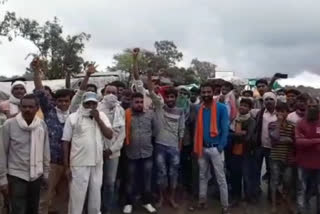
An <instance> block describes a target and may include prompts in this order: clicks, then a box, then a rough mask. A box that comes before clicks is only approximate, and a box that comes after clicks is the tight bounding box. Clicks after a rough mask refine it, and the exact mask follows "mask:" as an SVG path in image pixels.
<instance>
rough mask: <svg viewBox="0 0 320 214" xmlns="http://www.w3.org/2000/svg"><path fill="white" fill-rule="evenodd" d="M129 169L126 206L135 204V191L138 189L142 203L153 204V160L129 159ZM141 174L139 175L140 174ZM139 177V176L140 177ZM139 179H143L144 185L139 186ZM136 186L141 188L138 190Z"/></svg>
mask: <svg viewBox="0 0 320 214" xmlns="http://www.w3.org/2000/svg"><path fill="white" fill-rule="evenodd" d="M127 163H128V168H127V170H128V171H127V176H128V177H127V179H128V180H127V187H126V194H127V202H126V204H131V205H132V204H133V202H134V190H136V189H138V190H140V191H139V192H140V193H142V203H143V204H150V203H151V198H152V195H151V178H152V166H153V159H152V157H150V158H142V159H137V160H132V159H128V162H127ZM138 173H139V174H138ZM138 175H139V176H138ZM137 178H139V179H142V182H141V183H142V185H138V184H139V182H138V181H137ZM136 185H138V187H141V189H140V188H136Z"/></svg>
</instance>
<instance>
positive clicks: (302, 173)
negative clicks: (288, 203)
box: [296, 98, 320, 213]
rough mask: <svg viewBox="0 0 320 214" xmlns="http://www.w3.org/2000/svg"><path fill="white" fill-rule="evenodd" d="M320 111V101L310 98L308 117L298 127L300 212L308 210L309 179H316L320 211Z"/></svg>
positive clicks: (298, 195) (297, 156) (319, 211)
mask: <svg viewBox="0 0 320 214" xmlns="http://www.w3.org/2000/svg"><path fill="white" fill-rule="evenodd" d="M319 115H320V111H319V101H318V100H316V99H314V98H309V99H308V108H307V114H306V117H305V118H304V119H303V120H301V121H300V122H298V124H297V127H296V161H297V166H298V181H297V205H298V212H299V213H304V212H305V211H306V210H305V209H306V206H305V202H306V190H307V181H308V180H309V179H311V180H314V181H315V183H316V191H317V192H316V194H317V203H316V204H317V213H320V156H319V152H320V116H319Z"/></svg>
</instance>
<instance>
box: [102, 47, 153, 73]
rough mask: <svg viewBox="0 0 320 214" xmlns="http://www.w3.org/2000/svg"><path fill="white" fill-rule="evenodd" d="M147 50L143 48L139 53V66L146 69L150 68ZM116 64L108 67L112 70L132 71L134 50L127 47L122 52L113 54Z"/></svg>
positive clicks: (143, 69)
mask: <svg viewBox="0 0 320 214" xmlns="http://www.w3.org/2000/svg"><path fill="white" fill-rule="evenodd" d="M146 52H147V51H146V50H141V51H140V54H139V58H138V61H139V68H140V70H142V71H145V70H146V69H147V68H148V59H147V58H146V56H145V53H146ZM113 60H114V65H113V66H110V67H108V69H109V70H110V71H117V70H120V71H125V72H128V73H129V72H130V71H131V68H132V64H133V58H132V50H131V49H129V48H127V49H125V50H123V51H122V53H118V54H115V55H114V56H113Z"/></svg>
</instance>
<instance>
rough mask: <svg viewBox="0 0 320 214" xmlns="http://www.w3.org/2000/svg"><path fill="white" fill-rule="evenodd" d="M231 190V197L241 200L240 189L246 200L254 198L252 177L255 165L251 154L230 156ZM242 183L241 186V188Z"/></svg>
mask: <svg viewBox="0 0 320 214" xmlns="http://www.w3.org/2000/svg"><path fill="white" fill-rule="evenodd" d="M230 166H231V176H230V180H231V188H232V197H233V198H234V199H241V196H242V189H243V190H244V194H245V198H246V199H249V200H250V199H253V198H254V197H255V193H256V192H255V187H254V185H253V184H254V176H255V173H256V172H255V169H256V168H257V163H256V161H255V156H254V155H251V154H245V155H232V156H231V164H230ZM242 182H243V186H242Z"/></svg>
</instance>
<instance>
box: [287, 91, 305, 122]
mask: <svg viewBox="0 0 320 214" xmlns="http://www.w3.org/2000/svg"><path fill="white" fill-rule="evenodd" d="M308 98H309V95H308V94H301V95H299V96H298V97H297V99H296V110H295V111H294V112H292V113H290V114H289V115H288V117H287V120H288V121H289V122H291V123H293V124H294V125H297V123H298V122H299V121H300V120H302V119H303V118H304V117H305V114H306V111H307V107H308V104H307V103H308Z"/></svg>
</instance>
